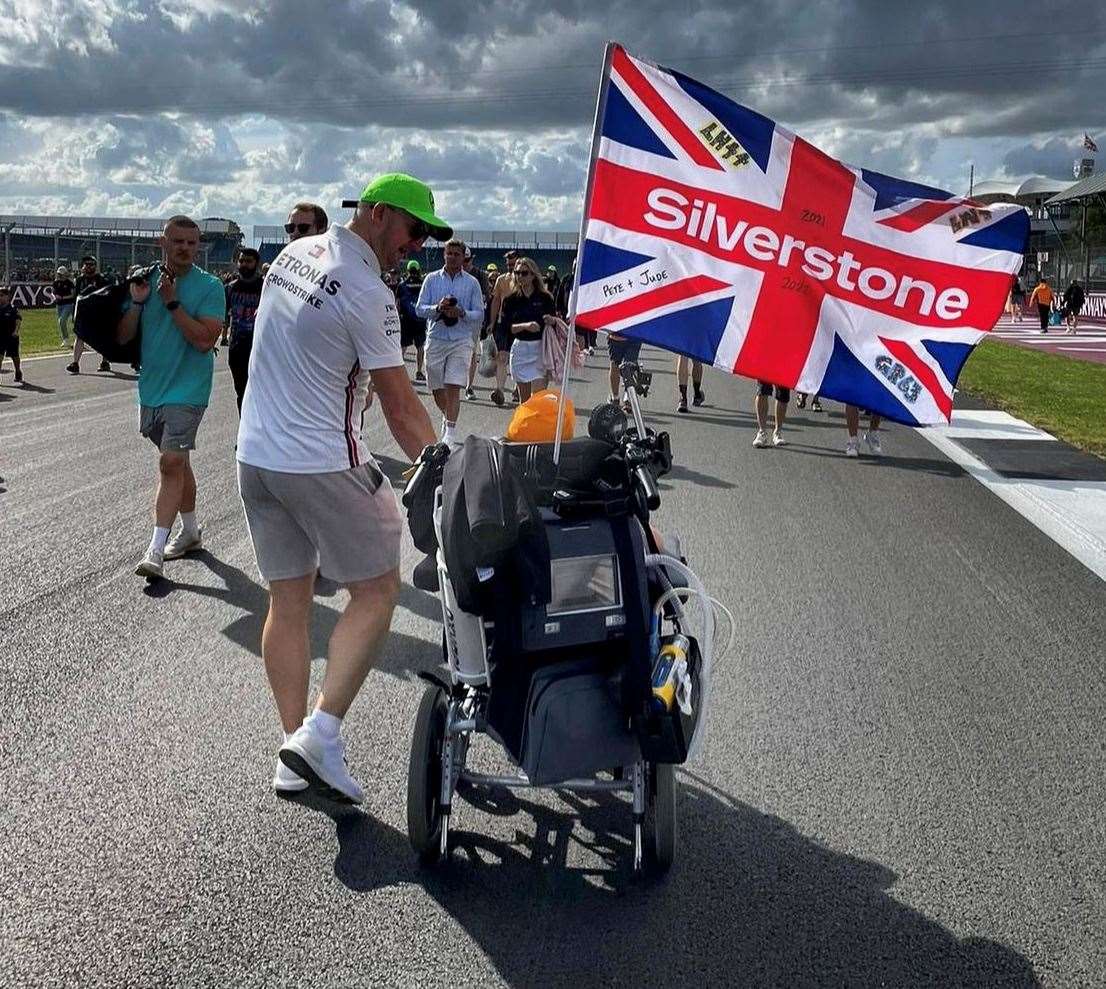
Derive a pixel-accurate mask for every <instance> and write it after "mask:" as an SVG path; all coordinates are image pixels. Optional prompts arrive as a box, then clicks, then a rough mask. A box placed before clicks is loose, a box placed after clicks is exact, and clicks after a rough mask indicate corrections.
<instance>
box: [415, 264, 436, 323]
mask: <svg viewBox="0 0 1106 989" xmlns="http://www.w3.org/2000/svg"><path fill="white" fill-rule="evenodd" d="M431 280H433V281H434V282H437V279H436V278H434V276H433V275H427V276H426V277H425V278H424V279H423V280H422V288H420V289H419V298H418V301H417V302H416V303H415V315H416V316H418V317H419V319H430V317H431V316H437V315H438V303H437V300H435V301H434V302H430V301H429V300H430V297H431V295H432V294H433V293H432V291H431V285H430V282H431Z"/></svg>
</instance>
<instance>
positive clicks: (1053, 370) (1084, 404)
mask: <svg viewBox="0 0 1106 989" xmlns="http://www.w3.org/2000/svg"><path fill="white" fill-rule="evenodd" d="M1075 339H1078V337H1076V338H1075ZM957 387H959V388H961V389H962V390H964V391H966V392H968V393H970V394H972V395H976V396H978V397H980V398H983V399H985V400H986V401H988V402H990V403H991V404H992V405H995V406H997V407H998V408H1000V409H1005V410H1006V411H1007V412H1009V413H1010V414H1011V415H1015V416H1017V417H1018V418H1019V419H1024V420H1026V422H1030V423H1032V424H1033V425H1034V426H1036V427H1037V428H1038V429H1043V430H1044V431H1045V432H1047V433H1051V434H1052V435H1053V436H1055V437H1056V438H1057V439H1061V440H1064V441H1065V442H1067V443H1070V444H1072V446H1077V447H1080V448H1081V449H1083V450H1088V451H1090V452H1091V453H1095V454H1097V455H1098V456H1100V457H1106V364H1096V363H1094V362H1092V361H1078V360H1073V359H1072V358H1071V357H1061V356H1059V355H1057V354H1048V353H1043V352H1041V351H1039V350H1030V349H1029V348H1028V347H1019V346H1017V345H1015V344H1010V343H1003V342H1002V341H999V340H986V341H984V342H983V343H981V344H980V345H979V346H978V347H976V348H975V351H974V352H973V353H972V356H971V357H969V358H968V362H967V363H966V364H965V365H964V370H963V371H962V372H961V373H960V380H959V382H958V383H957Z"/></svg>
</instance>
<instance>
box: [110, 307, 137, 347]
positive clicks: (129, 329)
mask: <svg viewBox="0 0 1106 989" xmlns="http://www.w3.org/2000/svg"><path fill="white" fill-rule="evenodd" d="M141 319H142V304H141V303H136V304H135V305H132V306H131V307H130V309H128V310H127V311H126V312H125V313H123V318H122V319H121V320H119V325H118V326H116V328H115V339H116V340H117V341H118V342H119V343H130V341H131V340H133V339H134V335H135V334H136V333H137V332H138V323H139V320H141Z"/></svg>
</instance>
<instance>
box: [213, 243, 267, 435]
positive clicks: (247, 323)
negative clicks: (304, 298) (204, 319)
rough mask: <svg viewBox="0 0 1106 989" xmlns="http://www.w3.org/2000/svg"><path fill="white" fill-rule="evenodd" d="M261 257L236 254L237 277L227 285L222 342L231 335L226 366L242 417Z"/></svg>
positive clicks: (244, 251)
mask: <svg viewBox="0 0 1106 989" xmlns="http://www.w3.org/2000/svg"><path fill="white" fill-rule="evenodd" d="M260 263H261V256H260V255H259V254H258V253H257V251H255V250H254V249H253V248H252V247H243V248H242V250H241V252H239V254H238V277H237V278H235V279H233V280H232V281H231V282H229V283H228V284H227V287H226V292H227V321H226V325H225V326H224V328H223V341H224V342H226V338H227V330H229V331H230V350H228V351H227V366H228V367H229V368H230V376H231V378H233V379H234V394H235V395H236V396H237V397H238V414H239V415H241V414H242V396H243V395H245V394H246V382H247V381H248V380H249V373H250V351H251V350H252V349H253V320H254V317H255V316H256V315H257V305H258V303H259V302H260V301H261V286H262V284H263V280H262V278H261V275H260V273H259V272H258V265H259V264H260Z"/></svg>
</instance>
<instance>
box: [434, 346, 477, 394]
mask: <svg viewBox="0 0 1106 989" xmlns="http://www.w3.org/2000/svg"><path fill="white" fill-rule="evenodd" d="M471 360H472V340H471V339H469V340H435V339H434V338H433V337H430V339H429V340H427V341H426V380H427V383H428V384H429V385H430V390H431V391H438V390H439V389H441V388H444V387H445V386H446V385H461V386H464V385H466V384H468V380H469V363H470V362H471Z"/></svg>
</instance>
